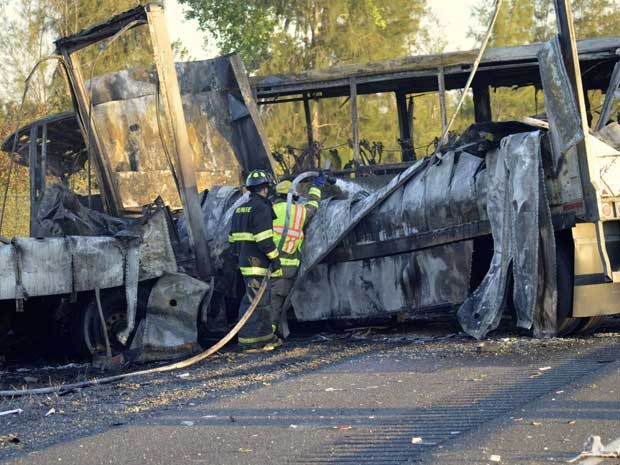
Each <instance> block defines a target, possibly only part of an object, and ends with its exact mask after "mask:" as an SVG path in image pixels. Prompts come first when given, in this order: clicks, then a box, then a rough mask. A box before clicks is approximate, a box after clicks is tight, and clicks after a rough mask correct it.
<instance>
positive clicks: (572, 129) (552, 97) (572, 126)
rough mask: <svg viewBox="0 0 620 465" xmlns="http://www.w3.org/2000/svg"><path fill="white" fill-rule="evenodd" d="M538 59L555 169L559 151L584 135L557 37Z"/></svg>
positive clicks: (574, 143) (557, 164) (565, 149)
mask: <svg viewBox="0 0 620 465" xmlns="http://www.w3.org/2000/svg"><path fill="white" fill-rule="evenodd" d="M538 63H539V67H540V76H541V80H542V83H543V93H544V94H545V110H546V112H547V118H548V120H549V134H550V140H551V147H552V153H553V165H554V170H555V171H556V172H557V171H558V169H559V166H560V163H561V161H562V156H563V155H562V154H564V153H565V152H566V151H567V150H568V149H569V148H570V147H572V146H574V145H576V144H577V143H578V142H579V141H581V140H583V137H584V135H583V130H582V128H581V118H580V116H579V111H578V109H577V105H576V103H575V97H574V94H573V91H572V88H571V84H570V80H569V79H568V74H567V73H566V68H565V66H564V62H563V60H562V52H561V50H560V43H559V40H558V39H557V37H556V38H555V39H553V40H551V41H549V42H547V43H545V44H544V45H543V46H542V47H541V49H540V52H538Z"/></svg>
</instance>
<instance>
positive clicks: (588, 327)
mask: <svg viewBox="0 0 620 465" xmlns="http://www.w3.org/2000/svg"><path fill="white" fill-rule="evenodd" d="M575 320H578V321H579V325H578V326H577V329H576V330H575V333H576V334H579V335H583V336H585V335H588V334H592V333H593V332H594V331H596V330H597V329H598V327H599V326H600V325H601V323H602V322H603V321H604V320H605V316H603V315H598V316H590V317H586V318H575Z"/></svg>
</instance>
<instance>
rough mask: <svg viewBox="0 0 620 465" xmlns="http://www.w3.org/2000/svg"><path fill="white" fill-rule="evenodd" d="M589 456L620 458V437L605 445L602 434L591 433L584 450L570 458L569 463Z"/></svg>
mask: <svg viewBox="0 0 620 465" xmlns="http://www.w3.org/2000/svg"><path fill="white" fill-rule="evenodd" d="M588 457H599V458H609V459H618V458H620V439H617V440H615V441H613V442H612V443H610V444H608V445H607V446H604V445H603V442H602V441H601V437H600V436H596V435H590V436H588V439H586V442H585V443H584V445H583V451H582V452H581V453H580V454H579V455H578V456H577V457H575V458H573V459H571V460H569V461H568V463H575V462H578V461H580V460H582V459H585V458H588Z"/></svg>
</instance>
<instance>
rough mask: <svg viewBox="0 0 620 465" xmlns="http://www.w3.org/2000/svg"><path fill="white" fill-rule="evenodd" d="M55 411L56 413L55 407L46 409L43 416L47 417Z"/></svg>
mask: <svg viewBox="0 0 620 465" xmlns="http://www.w3.org/2000/svg"><path fill="white" fill-rule="evenodd" d="M55 413H56V409H55V408H51V409H49V410H48V411H47V413H46V414H45V415H44V416H46V417H49V416H50V415H54V414H55Z"/></svg>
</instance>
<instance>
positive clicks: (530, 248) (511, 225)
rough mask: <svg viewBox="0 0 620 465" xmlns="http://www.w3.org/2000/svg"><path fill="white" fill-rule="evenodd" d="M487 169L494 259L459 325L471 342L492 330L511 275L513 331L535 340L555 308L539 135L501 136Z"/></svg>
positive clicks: (551, 328) (552, 327)
mask: <svg viewBox="0 0 620 465" xmlns="http://www.w3.org/2000/svg"><path fill="white" fill-rule="evenodd" d="M486 164H487V170H486V178H487V183H488V191H487V204H486V205H487V212H488V217H489V221H490V223H491V230H492V234H493V244H494V247H493V250H494V252H493V258H492V260H491V265H490V268H489V271H488V272H487V274H486V276H485V277H484V279H483V280H482V283H481V284H480V286H478V288H477V289H475V290H474V291H473V293H472V294H471V295H470V296H469V298H468V299H467V300H466V301H465V302H464V303H463V304H462V305H461V307H460V308H459V311H458V317H459V322H460V323H461V326H462V328H463V330H464V331H465V332H467V333H468V334H470V335H471V336H473V337H476V338H482V337H484V336H485V335H486V334H487V333H488V332H489V331H492V330H494V329H495V328H497V326H498V325H499V322H500V320H501V316H502V310H503V308H504V302H505V296H506V292H507V286H508V282H509V276H510V274H511V273H512V276H513V278H514V287H513V302H514V307H515V310H516V313H517V326H519V327H521V328H525V329H530V328H532V327H533V329H534V334H535V335H537V336H552V335H553V334H554V333H555V331H556V321H555V309H556V307H557V290H556V276H555V242H554V237H553V226H552V225H551V214H550V212H549V204H548V201H547V198H546V194H545V189H544V176H543V172H542V167H541V157H540V134H539V133H538V132H533V133H522V134H515V135H511V136H507V137H505V138H504V139H502V141H501V147H500V149H499V150H492V151H490V152H489V153H488V154H487V156H486ZM541 244H542V245H541Z"/></svg>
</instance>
